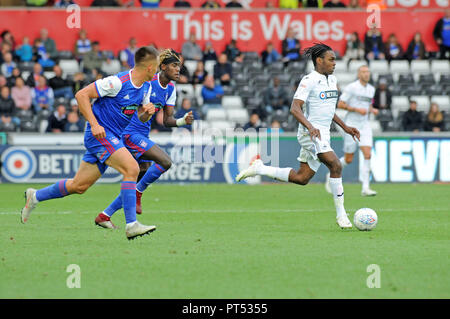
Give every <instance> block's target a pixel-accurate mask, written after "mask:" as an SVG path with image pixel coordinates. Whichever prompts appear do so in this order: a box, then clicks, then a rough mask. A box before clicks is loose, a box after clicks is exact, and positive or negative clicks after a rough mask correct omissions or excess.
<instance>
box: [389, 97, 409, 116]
mask: <svg viewBox="0 0 450 319" xmlns="http://www.w3.org/2000/svg"><path fill="white" fill-rule="evenodd" d="M391 109H392V115H393V116H394V119H397V118H398V115H399V113H400V112H406V111H407V110H408V109H409V99H408V97H406V96H393V97H392V104H391Z"/></svg>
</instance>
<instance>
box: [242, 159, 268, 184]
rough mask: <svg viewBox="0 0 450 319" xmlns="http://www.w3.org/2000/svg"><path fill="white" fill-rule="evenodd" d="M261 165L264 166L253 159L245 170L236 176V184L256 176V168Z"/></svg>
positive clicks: (259, 161)
mask: <svg viewBox="0 0 450 319" xmlns="http://www.w3.org/2000/svg"><path fill="white" fill-rule="evenodd" d="M261 165H264V164H263V162H262V161H261V160H260V159H259V158H258V159H255V160H254V161H253V162H252V163H251V164H250V166H249V167H248V168H247V169H244V170H243V171H242V172H240V173H239V174H238V175H237V176H236V182H240V181H242V180H243V179H246V178H247V177H253V176H256V175H258V173H257V171H258V168H259V167H261Z"/></svg>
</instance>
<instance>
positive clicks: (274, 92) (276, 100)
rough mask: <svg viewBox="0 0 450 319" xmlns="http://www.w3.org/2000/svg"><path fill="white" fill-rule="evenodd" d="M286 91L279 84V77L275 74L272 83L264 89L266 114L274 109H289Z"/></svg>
mask: <svg viewBox="0 0 450 319" xmlns="http://www.w3.org/2000/svg"><path fill="white" fill-rule="evenodd" d="M288 96H289V95H288V92H287V91H286V89H285V88H284V87H282V86H281V85H280V79H279V78H278V77H277V76H275V77H274V78H273V82H272V84H271V85H270V86H269V87H268V88H267V90H265V93H264V105H265V111H266V113H267V114H272V113H273V112H274V111H277V110H282V111H287V110H288V109H289V104H290V101H288Z"/></svg>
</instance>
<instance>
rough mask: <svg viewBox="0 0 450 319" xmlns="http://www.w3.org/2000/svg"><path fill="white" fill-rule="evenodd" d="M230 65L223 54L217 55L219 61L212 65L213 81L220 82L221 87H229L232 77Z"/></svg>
mask: <svg viewBox="0 0 450 319" xmlns="http://www.w3.org/2000/svg"><path fill="white" fill-rule="evenodd" d="M232 72H233V71H232V67H231V63H229V62H228V57H227V55H226V54H225V53H222V54H220V55H219V60H218V61H217V63H216V65H214V79H216V80H218V81H220V84H221V85H230V81H231V77H232Z"/></svg>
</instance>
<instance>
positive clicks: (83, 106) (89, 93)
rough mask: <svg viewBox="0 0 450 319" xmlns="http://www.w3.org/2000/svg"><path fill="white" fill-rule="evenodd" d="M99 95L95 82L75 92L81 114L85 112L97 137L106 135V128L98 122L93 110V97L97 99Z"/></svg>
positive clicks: (93, 133)
mask: <svg viewBox="0 0 450 319" xmlns="http://www.w3.org/2000/svg"><path fill="white" fill-rule="evenodd" d="M98 97H99V96H98V93H97V90H96V88H95V84H94V83H91V84H89V85H88V86H86V87H84V88H82V89H81V90H79V91H78V92H77V93H76V94H75V99H76V100H77V102H78V107H79V108H80V112H81V114H83V116H84V118H85V119H86V121H88V122H89V124H90V125H91V131H92V135H94V136H95V137H96V138H104V137H106V134H105V129H104V128H103V127H102V126H100V125H99V124H98V122H97V119H96V118H95V115H94V112H92V105H91V99H96V98H98Z"/></svg>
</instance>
